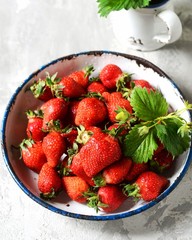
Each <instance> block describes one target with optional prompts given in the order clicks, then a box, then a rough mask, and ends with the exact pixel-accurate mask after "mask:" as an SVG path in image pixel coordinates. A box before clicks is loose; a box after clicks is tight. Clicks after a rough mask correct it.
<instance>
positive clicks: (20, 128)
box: [3, 51, 191, 220]
mask: <svg viewBox="0 0 192 240" xmlns="http://www.w3.org/2000/svg"><path fill="white" fill-rule="evenodd" d="M108 63H114V64H117V65H118V66H119V67H121V69H122V70H123V71H126V72H128V73H132V74H133V75H132V78H133V79H145V80H147V81H149V83H150V84H151V85H152V86H154V87H155V88H158V89H160V91H161V92H162V93H163V95H164V96H165V98H166V100H167V102H168V103H169V104H170V106H171V108H172V109H173V110H177V109H180V108H183V107H184V99H183V96H182V95H181V93H180V91H179V89H178V88H177V86H176V85H175V84H174V83H173V82H172V80H170V79H169V77H168V76H167V75H166V74H165V73H164V72H162V71H161V70H160V69H159V68H157V67H156V66H154V65H153V64H151V63H150V62H148V61H146V60H144V59H141V58H138V57H135V56H130V55H125V54H120V53H113V52H100V51H95V52H89V53H80V54H76V55H70V56H67V57H63V58H60V59H58V60H56V61H53V62H51V63H50V64H47V65H45V66H43V67H42V68H41V69H40V70H38V71H36V72H35V73H33V74H32V75H31V76H30V77H29V78H28V79H27V80H25V81H24V82H23V84H22V85H21V86H20V87H19V88H18V89H17V90H16V92H15V94H14V95H13V97H12V98H11V100H10V102H9V105H8V107H7V109H6V113H5V116H4V121H3V154H4V158H5V163H6V165H7V167H8V169H9V171H10V173H11V175H12V177H13V178H14V180H15V181H16V182H17V184H18V185H19V186H20V187H21V189H22V190H23V191H24V192H25V193H26V194H28V195H29V196H30V197H31V198H32V199H33V200H35V201H36V202H38V203H40V204H41V205H43V206H45V207H47V208H48V209H50V210H52V211H55V212H58V213H61V214H63V215H67V216H71V217H77V218H84V219H92V220H106V219H117V218H122V217H127V216H131V215H133V214H136V213H139V212H141V211H143V210H145V209H147V208H149V207H151V206H153V205H154V204H156V203H157V202H159V201H160V200H162V199H163V198H164V197H166V196H167V194H169V193H170V192H171V191H172V190H173V189H174V188H175V186H176V185H177V184H178V183H179V181H180V180H181V179H182V177H183V175H184V174H185V172H186V170H187V168H188V166H189V163H190V158H191V151H190V149H189V150H188V151H186V152H184V153H183V154H182V155H181V156H179V157H178V158H177V160H176V161H175V164H174V166H173V168H172V169H171V171H170V172H169V173H168V174H167V176H168V178H169V179H170V187H169V188H168V189H166V190H165V192H164V193H162V194H161V195H160V196H159V197H158V198H157V199H156V200H155V201H152V202H150V203H146V202H144V201H139V202H138V203H137V204H135V203H133V202H132V201H130V200H127V201H125V202H124V204H123V205H122V206H121V207H120V208H119V209H118V210H117V211H116V212H114V213H111V214H106V213H102V212H99V213H98V214H97V213H96V212H95V210H93V209H91V208H88V207H87V206H86V205H83V204H79V203H76V202H74V201H71V200H70V199H69V198H68V197H67V196H66V195H65V194H64V193H62V194H60V196H59V197H58V198H56V200H55V201H51V202H45V201H43V200H41V199H40V198H39V190H38V188H37V174H35V173H34V172H32V171H30V170H29V169H27V168H26V167H25V166H24V164H23V162H22V160H20V159H19V157H20V152H19V150H18V146H19V144H20V143H21V141H22V139H23V138H25V137H26V133H25V129H26V125H27V119H26V115H25V111H26V110H28V109H32V110H33V109H36V108H37V106H38V105H40V104H41V102H40V101H39V100H37V99H35V98H34V97H33V95H32V93H31V91H30V90H29V87H30V85H31V84H32V83H33V82H34V80H37V79H39V78H44V76H45V72H49V73H50V74H54V73H55V72H58V76H59V77H62V76H64V75H67V74H69V73H71V72H73V71H75V70H80V69H82V68H83V67H85V66H86V65H90V64H93V65H94V67H95V72H94V74H93V76H97V75H98V73H99V71H100V70H101V69H102V68H103V67H104V66H105V65H106V64H108ZM182 117H183V118H185V119H186V121H191V117H190V113H189V112H188V111H186V112H185V113H184V114H183V116H182Z"/></svg>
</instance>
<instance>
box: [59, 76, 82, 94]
mask: <svg viewBox="0 0 192 240" xmlns="http://www.w3.org/2000/svg"><path fill="white" fill-rule="evenodd" d="M61 89H62V92H63V96H64V97H69V98H75V97H80V96H82V95H83V94H85V93H86V92H85V89H84V88H83V87H82V85H81V84H79V83H78V82H76V81H75V80H74V79H73V78H71V77H69V76H66V77H63V78H62V79H61V81H60V83H59V92H60V91H61Z"/></svg>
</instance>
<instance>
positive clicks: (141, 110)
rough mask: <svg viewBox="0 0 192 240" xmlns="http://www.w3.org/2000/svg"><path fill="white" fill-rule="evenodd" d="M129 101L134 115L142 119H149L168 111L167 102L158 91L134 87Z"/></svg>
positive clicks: (163, 114) (165, 113)
mask: <svg viewBox="0 0 192 240" xmlns="http://www.w3.org/2000/svg"><path fill="white" fill-rule="evenodd" d="M130 103H131V105H132V107H133V110H134V111H135V115H136V116H137V117H138V118H140V119H141V120H144V121H151V120H154V119H156V118H158V117H161V116H165V115H167V113H168V103H167V102H166V100H165V98H164V97H163V95H162V94H161V93H160V92H159V91H155V92H154V91H152V90H151V91H150V92H148V90H147V89H146V88H141V87H135V88H134V89H133V91H132V94H131V100H130Z"/></svg>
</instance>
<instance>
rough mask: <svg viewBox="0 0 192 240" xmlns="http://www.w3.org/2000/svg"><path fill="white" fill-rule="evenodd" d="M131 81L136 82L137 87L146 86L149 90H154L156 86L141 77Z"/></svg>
mask: <svg viewBox="0 0 192 240" xmlns="http://www.w3.org/2000/svg"><path fill="white" fill-rule="evenodd" d="M131 82H133V83H134V86H135V87H142V88H144V87H145V88H147V89H148V90H154V88H153V87H152V86H151V84H150V83H149V82H147V81H146V80H143V79H139V80H132V81H131Z"/></svg>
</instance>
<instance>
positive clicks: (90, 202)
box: [83, 191, 108, 213]
mask: <svg viewBox="0 0 192 240" xmlns="http://www.w3.org/2000/svg"><path fill="white" fill-rule="evenodd" d="M83 196H84V197H86V199H87V206H88V207H90V208H94V209H95V211H96V213H98V211H99V208H100V207H102V208H105V207H108V204H105V203H102V202H101V201H100V200H99V196H98V195H97V193H95V192H91V191H88V192H85V193H83Z"/></svg>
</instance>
